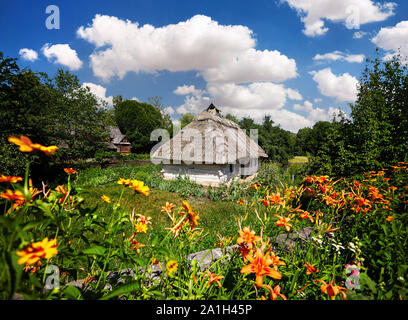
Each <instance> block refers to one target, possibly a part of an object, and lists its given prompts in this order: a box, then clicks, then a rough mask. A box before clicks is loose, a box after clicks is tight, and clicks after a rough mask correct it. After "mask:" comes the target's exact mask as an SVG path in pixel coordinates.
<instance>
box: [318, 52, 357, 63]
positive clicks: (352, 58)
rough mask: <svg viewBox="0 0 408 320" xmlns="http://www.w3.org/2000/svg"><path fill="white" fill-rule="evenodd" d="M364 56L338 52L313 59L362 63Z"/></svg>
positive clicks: (320, 55)
mask: <svg viewBox="0 0 408 320" xmlns="http://www.w3.org/2000/svg"><path fill="white" fill-rule="evenodd" d="M364 58H365V56H364V54H350V53H344V52H342V51H339V50H336V51H333V52H329V53H325V54H316V55H315V56H314V57H313V60H315V61H319V60H331V61H337V60H344V61H347V62H357V63H361V62H363V61H364Z"/></svg>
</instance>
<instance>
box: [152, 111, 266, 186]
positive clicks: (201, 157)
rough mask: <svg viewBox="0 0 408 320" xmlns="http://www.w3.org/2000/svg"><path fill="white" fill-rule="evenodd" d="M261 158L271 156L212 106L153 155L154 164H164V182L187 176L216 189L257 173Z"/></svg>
mask: <svg viewBox="0 0 408 320" xmlns="http://www.w3.org/2000/svg"><path fill="white" fill-rule="evenodd" d="M254 138H256V137H254ZM261 157H265V158H267V157H268V156H267V154H266V153H265V151H264V150H262V148H261V147H260V146H259V145H258V144H257V143H256V142H255V141H254V140H253V139H251V138H250V137H249V136H247V135H246V133H245V132H244V131H243V130H242V129H241V128H240V127H239V126H238V125H237V124H236V123H235V122H233V121H230V120H228V119H226V118H224V117H222V116H221V115H220V111H219V110H218V109H217V108H216V107H215V106H214V105H213V104H211V105H210V106H209V107H208V108H207V109H205V110H204V111H203V112H201V113H200V114H199V115H198V116H196V117H195V118H194V119H193V121H192V122H191V123H190V124H188V125H187V126H186V127H184V128H183V129H182V130H181V131H179V132H178V133H177V134H176V135H175V136H174V137H173V138H172V139H170V140H168V141H167V142H164V143H163V144H162V145H161V146H159V147H158V148H157V150H155V151H154V152H153V154H152V155H151V159H152V161H154V162H155V163H158V162H162V163H163V170H162V173H163V176H164V178H165V179H176V178H177V176H179V175H180V176H188V177H189V178H190V179H191V180H193V181H196V182H197V183H200V184H204V185H213V186H217V185H220V184H222V183H224V182H229V181H230V180H231V179H233V178H234V177H237V176H241V177H246V176H250V175H253V174H255V173H256V172H257V170H258V163H259V161H258V160H259V158H261Z"/></svg>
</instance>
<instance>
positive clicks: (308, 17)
mask: <svg viewBox="0 0 408 320" xmlns="http://www.w3.org/2000/svg"><path fill="white" fill-rule="evenodd" d="M281 1H282V2H286V3H288V4H289V6H290V7H291V8H293V9H295V10H296V11H297V13H298V15H299V16H300V17H301V21H302V22H303V24H304V29H303V33H304V34H305V35H307V36H309V37H315V36H320V35H323V34H325V33H326V32H327V31H328V30H329V28H328V27H327V26H325V22H326V21H330V22H341V23H344V24H345V25H346V27H347V28H349V29H358V28H359V26H360V25H361V24H366V23H370V22H377V21H384V20H386V19H387V18H388V17H390V16H392V15H393V14H394V10H395V7H396V4H395V3H394V2H384V3H380V2H376V1H372V0H281Z"/></svg>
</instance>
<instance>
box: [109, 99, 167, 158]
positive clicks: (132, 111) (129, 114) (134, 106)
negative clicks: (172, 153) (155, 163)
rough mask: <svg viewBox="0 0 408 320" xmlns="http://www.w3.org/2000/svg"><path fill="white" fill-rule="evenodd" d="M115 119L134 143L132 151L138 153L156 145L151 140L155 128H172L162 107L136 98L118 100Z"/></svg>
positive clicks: (147, 150) (148, 150)
mask: <svg viewBox="0 0 408 320" xmlns="http://www.w3.org/2000/svg"><path fill="white" fill-rule="evenodd" d="M115 119H116V123H117V124H118V126H119V129H120V130H121V132H122V133H123V134H125V135H126V137H127V138H128V140H129V142H130V143H131V144H132V151H133V152H136V153H146V152H150V150H151V148H152V147H153V146H154V145H155V142H154V141H150V134H151V133H152V131H153V130H154V129H159V128H163V129H170V128H169V125H170V124H169V123H168V122H166V119H164V118H163V115H162V113H161V110H160V109H158V108H157V107H154V106H153V105H151V104H148V103H145V102H139V101H135V100H124V101H121V102H118V103H117V104H116V105H115ZM166 126H167V127H166Z"/></svg>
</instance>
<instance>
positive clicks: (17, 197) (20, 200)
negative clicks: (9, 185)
mask: <svg viewBox="0 0 408 320" xmlns="http://www.w3.org/2000/svg"><path fill="white" fill-rule="evenodd" d="M0 198H3V199H6V200H10V201H13V202H14V203H13V210H16V208H17V207H20V206H22V205H23V204H24V202H25V198H24V194H23V193H22V192H21V191H20V190H17V191H15V192H13V191H11V190H10V189H7V190H6V192H3V193H0Z"/></svg>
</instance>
